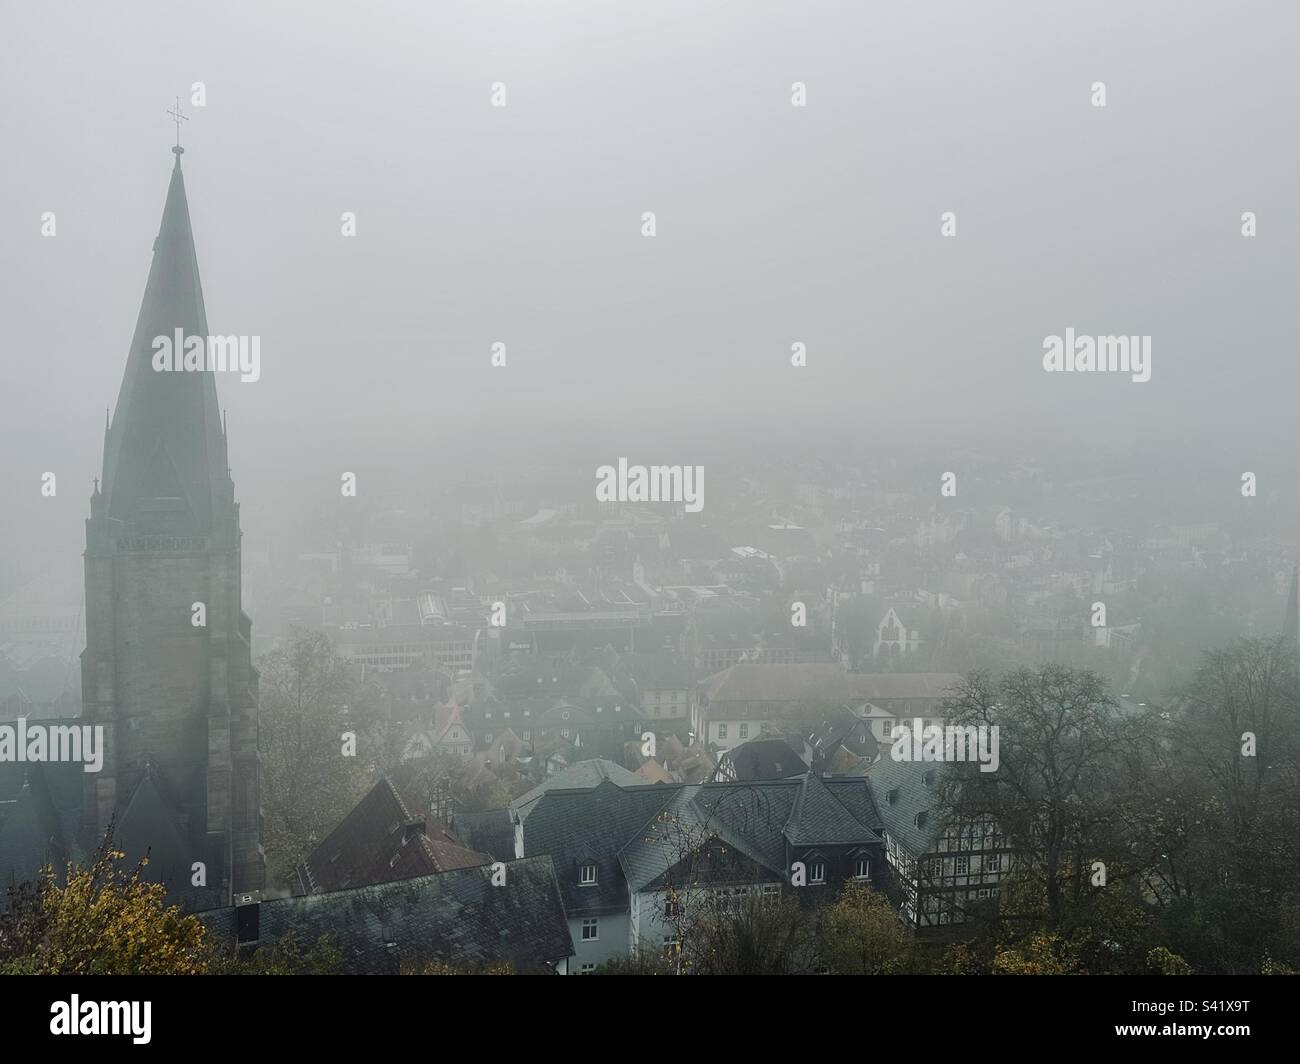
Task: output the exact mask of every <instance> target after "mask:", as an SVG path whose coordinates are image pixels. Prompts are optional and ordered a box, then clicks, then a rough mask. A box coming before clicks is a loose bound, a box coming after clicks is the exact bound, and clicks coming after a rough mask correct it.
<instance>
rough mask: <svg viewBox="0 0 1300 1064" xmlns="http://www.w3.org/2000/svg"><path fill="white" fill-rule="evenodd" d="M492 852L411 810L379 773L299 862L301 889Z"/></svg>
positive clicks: (422, 870) (451, 863)
mask: <svg viewBox="0 0 1300 1064" xmlns="http://www.w3.org/2000/svg"><path fill="white" fill-rule="evenodd" d="M491 861H492V858H491V857H489V856H488V855H487V854H485V853H476V852H475V851H473V850H470V849H467V848H466V847H464V846H462V845H461V844H460V842H459V840H457V839H456V838H454V837H453V836H451V835H450V834H448V833H446V832H443V831H440V830H438V829H437V826H436V825H433V826H431V825H429V824H428V823H427V822H426V820H425V818H424V817H423V816H422V815H417V814H414V813H412V812H411V810H410V808H409V807H408V806H407V804H406V803H405V802H404V801H403V800H402V797H401V795H400V794H398V793H397V790H396V788H395V787H393V785H392V784H391V783H390V782H389V781H388V780H387V779H381V780H380V781H379V782H378V783H376V784H375V785H374V786H373V787H371V788H370V790H369V792H368V793H367V794H366V796H365V797H364V798H362V799H361V801H360V802H358V803H357V805H356V807H355V808H354V809H353V810H352V812H350V813H349V814H348V815H347V816H346V817H344V818H343V820H342V822H341V823H340V824H339V825H338V827H336V828H335V829H334V830H333V831H331V832H330V833H329V834H328V835H326V836H325V838H324V839H322V840H321V841H320V843H319V844H318V845H317V846H316V848H315V849H314V850H312V852H311V853H310V854H309V855H308V856H307V859H306V860H305V861H303V862H302V863H301V864H300V865H299V866H298V881H299V885H300V889H301V890H302V892H303V893H314V892H322V891H333V890H342V889H344V888H347V887H362V886H370V885H374V884H378V883H389V882H392V881H394V880H399V879H412V878H415V877H417V876H425V875H430V874H431V873H434V872H447V871H450V870H452V869H456V868H469V867H474V866H477V865H484V864H490V863H491Z"/></svg>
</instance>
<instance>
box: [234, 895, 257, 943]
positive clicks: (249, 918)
mask: <svg viewBox="0 0 1300 1064" xmlns="http://www.w3.org/2000/svg"><path fill="white" fill-rule="evenodd" d="M261 933H262V892H261V891H260V890H251V891H248V892H247V893H243V894H236V895H235V941H236V943H237V944H238V945H240V946H251V945H254V944H255V943H256V942H257V940H258V939H259V938H260V937H261Z"/></svg>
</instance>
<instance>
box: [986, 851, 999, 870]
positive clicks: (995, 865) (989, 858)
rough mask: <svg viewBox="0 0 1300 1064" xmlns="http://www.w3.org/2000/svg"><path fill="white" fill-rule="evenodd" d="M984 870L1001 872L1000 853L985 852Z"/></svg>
mask: <svg viewBox="0 0 1300 1064" xmlns="http://www.w3.org/2000/svg"><path fill="white" fill-rule="evenodd" d="M984 871H985V872H1001V871H1002V855H1001V854H1000V853H986V854H985V855H984Z"/></svg>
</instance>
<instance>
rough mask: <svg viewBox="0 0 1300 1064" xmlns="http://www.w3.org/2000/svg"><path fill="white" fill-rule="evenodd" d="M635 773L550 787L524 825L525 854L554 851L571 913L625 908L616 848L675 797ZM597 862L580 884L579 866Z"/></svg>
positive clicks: (554, 857)
mask: <svg viewBox="0 0 1300 1064" xmlns="http://www.w3.org/2000/svg"><path fill="white" fill-rule="evenodd" d="M628 775H629V776H631V777H632V779H631V784H629V785H627V786H625V787H620V786H618V785H616V784H615V783H613V782H611V781H610V780H604V781H602V782H601V783H600V784H599V785H597V786H595V787H590V786H589V787H586V788H583V789H582V790H550V791H547V792H546V793H545V794H543V795H542V796H541V797H540V798H539V800H538V801H537V802H536V803H535V805H534V806H533V809H532V812H530V813H529V815H528V819H527V821H526V822H525V823H524V826H523V835H524V853H525V854H526V855H528V856H532V855H535V854H540V853H545V854H550V855H551V857H552V859H553V860H554V862H555V874H556V876H557V878H558V879H559V882H560V890H561V892H562V894H563V897H564V907H565V910H566V911H567V912H568V913H569V915H570V916H573V915H580V914H584V913H593V914H596V913H603V912H616V911H618V910H620V909H626V908H627V886H626V883H625V881H624V878H623V871H622V868H621V867H620V864H619V858H618V852H619V850H620V849H621V848H622V847H623V846H624V844H625V843H626V842H627V840H628V839H629V838H631V837H632V836H633V834H634V833H635V832H636V831H637V830H638V829H640V828H641V827H642V826H643V825H645V824H646V823H647V822H648V821H650V820H651V819H652V818H653V817H654V816H655V815H656V814H657V813H658V812H659V810H660V809H662V808H663V806H664V805H665V804H666V803H667V802H668V801H670V800H671V799H672V797H673V795H674V793H675V789H674V788H672V787H668V786H666V785H664V784H646V783H642V782H641V780H640V779H639V778H638V777H636V776H633V775H632V774H631V773H628ZM584 864H594V865H595V866H596V882H595V883H594V884H590V885H584V884H580V883H579V875H578V872H579V867H580V866H581V865H584Z"/></svg>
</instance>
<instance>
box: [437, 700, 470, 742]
mask: <svg viewBox="0 0 1300 1064" xmlns="http://www.w3.org/2000/svg"><path fill="white" fill-rule="evenodd" d="M457 724H459V725H460V726H461V728H462V729H463V730H464V731H465V732H466V733H468V732H469V729H468V728H467V727H465V718H464V717H462V716H461V713H460V706H458V705H456V704H455V703H452V704H451V705H442V706H437V707H435V708H434V711H433V728H432V730H431V731H430V733H429V738H430V739H431V740H432V741H433V745H434V746H437V745H438V744H439V743H441V742H442V741H443V740H444V739H446V738H447V733H448V732H449V731H451V729H452V727H453V726H455V725H457Z"/></svg>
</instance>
